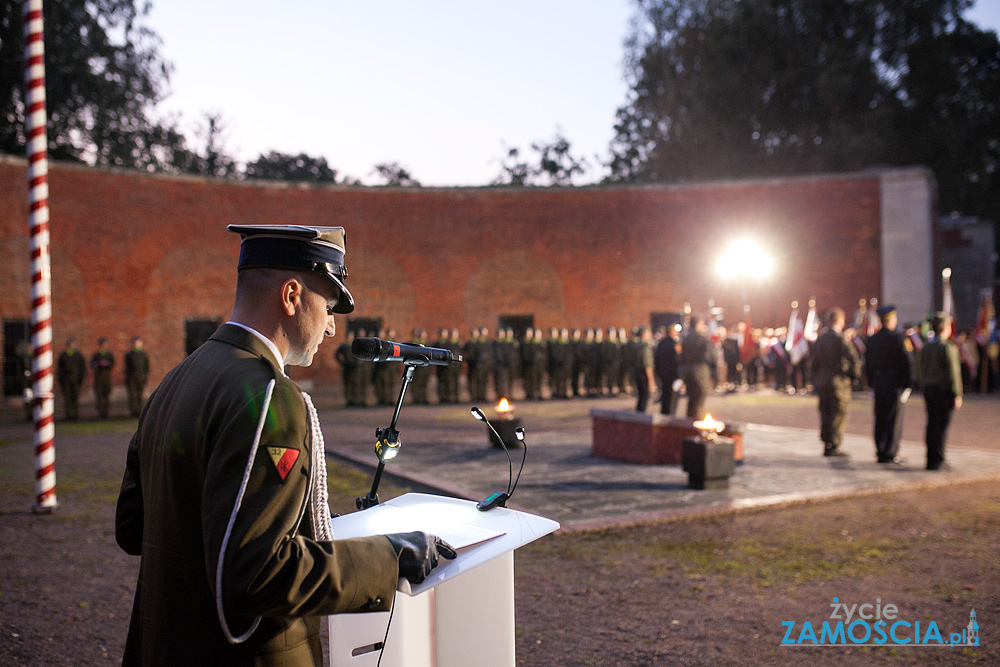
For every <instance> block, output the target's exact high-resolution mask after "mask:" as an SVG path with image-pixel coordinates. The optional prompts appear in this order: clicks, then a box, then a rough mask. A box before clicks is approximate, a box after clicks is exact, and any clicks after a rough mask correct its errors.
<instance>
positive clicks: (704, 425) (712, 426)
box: [693, 413, 726, 433]
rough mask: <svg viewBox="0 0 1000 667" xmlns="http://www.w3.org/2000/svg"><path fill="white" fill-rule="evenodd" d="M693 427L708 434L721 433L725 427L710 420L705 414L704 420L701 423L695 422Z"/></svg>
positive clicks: (710, 416) (718, 422)
mask: <svg viewBox="0 0 1000 667" xmlns="http://www.w3.org/2000/svg"><path fill="white" fill-rule="evenodd" d="M693 426H694V427H695V428H696V429H698V430H699V431H705V432H708V433H721V432H722V431H723V429H725V428H726V425H725V424H723V423H722V422H720V421H715V420H714V419H712V415H710V414H708V413H706V414H705V419H703V420H701V421H696V422H695V423H694V424H693Z"/></svg>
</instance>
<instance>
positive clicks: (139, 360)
mask: <svg viewBox="0 0 1000 667" xmlns="http://www.w3.org/2000/svg"><path fill="white" fill-rule="evenodd" d="M148 380H149V355H148V354H146V351H145V350H144V349H142V337H141V336H134V337H133V338H132V349H131V350H129V351H128V352H126V353H125V389H126V390H127V391H128V411H129V414H130V415H132V416H133V417H138V416H139V413H140V412H142V404H143V392H145V390H146V382H147V381H148Z"/></svg>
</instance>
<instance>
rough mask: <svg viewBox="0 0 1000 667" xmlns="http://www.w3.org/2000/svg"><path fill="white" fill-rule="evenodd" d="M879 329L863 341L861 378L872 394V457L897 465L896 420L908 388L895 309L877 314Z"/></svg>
mask: <svg viewBox="0 0 1000 667" xmlns="http://www.w3.org/2000/svg"><path fill="white" fill-rule="evenodd" d="M876 312H877V313H878V316H879V320H880V321H881V323H882V328H880V329H879V330H878V331H876V332H875V333H874V334H873V335H871V336H869V337H868V340H867V341H866V342H865V377H866V378H868V386H869V387H871V388H872V391H873V392H874V394H875V456H876V459H877V460H878V462H879V463H888V464H899V463H903V459H901V458H899V456H897V455H896V452H897V450H898V448H899V435H900V433H899V419H900V416H901V414H902V410H901V408H900V401H901V397H902V396H903V392H904V391H905V390H906V389H908V388H909V387H910V357H909V355H908V354H907V353H906V345H905V343H904V342H903V335H902V334H900V333H898V332H897V331H896V324H897V317H896V307H895V306H882V307H881V308H879V309H878V310H877V311H876Z"/></svg>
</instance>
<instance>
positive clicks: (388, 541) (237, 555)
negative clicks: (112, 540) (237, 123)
mask: <svg viewBox="0 0 1000 667" xmlns="http://www.w3.org/2000/svg"><path fill="white" fill-rule="evenodd" d="M229 229H230V230H231V231H234V232H237V233H239V234H240V235H241V236H242V245H241V251H240V260H239V275H238V278H237V284H236V300H235V304H234V306H233V313H232V317H231V319H230V321H229V322H226V323H225V324H223V325H222V326H221V327H220V328H219V329H218V330H217V331H216V332H215V333H214V334H213V335H212V337H211V338H210V339H209V340H208V342H206V343H205V344H204V345H202V346H201V347H199V348H198V349H197V350H195V351H194V352H193V353H192V354H191V355H190V356H188V357H187V358H186V359H185V360H184V361H182V362H181V363H180V364H179V365H177V366H176V367H174V368H173V369H172V370H171V371H170V372H169V373H167V375H166V377H165V378H164V379H163V381H162V382H161V383H160V385H159V387H157V389H156V390H155V391H154V392H153V393H152V395H151V396H150V397H149V400H148V401H147V402H146V406H145V408H144V409H143V412H142V416H141V417H140V418H139V425H138V430H137V431H136V433H135V435H134V436H133V437H132V441H131V443H130V444H129V447H128V453H127V456H126V464H125V474H124V477H123V479H122V486H121V491H120V494H119V497H118V506H117V509H116V518H115V536H116V538H117V541H118V544H119V545H120V546H121V548H122V549H123V550H124V551H126V552H127V553H129V554H133V555H139V556H141V560H140V562H139V580H138V583H137V585H136V592H135V602H134V604H133V607H132V620H131V623H130V625H129V631H128V638H127V640H126V643H125V655H124V658H123V660H122V664H123V665H126V666H130V665H144V666H149V665H171V666H174V667H176V666H177V665H226V666H227V667H232V666H233V665H255V666H260V665H317V666H318V665H320V664H321V663H322V645H321V643H320V634H319V626H320V617H321V616H322V615H325V614H335V613H340V612H365V611H379V610H382V611H384V610H387V609H389V607H390V603H391V601H392V597H393V593H394V591H395V588H396V581H397V578H398V577H404V578H407V579H409V580H410V581H411V582H416V581H422V580H423V579H424V578H425V577H426V576H427V574H428V573H429V572H430V570H431V569H432V568H433V567H434V566H435V565H436V564H437V562H438V556H439V554H440V555H441V556H445V557H451V556H453V551H452V550H451V549H450V547H449V546H448V545H446V544H445V543H443V542H441V541H440V540H438V539H436V538H435V537H434V536H431V535H427V534H426V533H421V532H414V533H404V534H394V535H388V536H383V535H375V536H371V537H363V538H355V539H344V540H337V539H334V536H333V535H332V534H331V527H330V508H329V505H328V503H327V484H326V465H325V451H324V445H323V433H322V431H321V430H320V427H319V420H318V419H317V416H316V410H315V408H314V407H313V403H312V400H311V399H310V398H309V396H308V394H306V393H304V392H303V391H302V390H301V389H300V388H299V387H298V385H296V384H295V382H293V381H292V380H290V379H289V378H288V377H286V376H285V375H284V373H283V372H282V369H283V368H284V367H285V365H286V364H287V365H290V366H308V365H309V364H310V363H311V362H312V359H313V356H314V355H315V354H316V352H317V349H318V348H319V345H320V343H321V342H322V341H323V339H324V336H332V335H333V334H334V333H335V323H334V319H333V314H334V313H349V312H351V311H352V310H353V309H354V300H353V298H352V297H351V293H350V292H349V291H348V290H347V286H346V285H345V283H344V278H345V277H346V275H347V271H346V270H345V269H344V245H345V244H344V230H343V228H341V227H298V226H236V225H232V226H230V227H229Z"/></svg>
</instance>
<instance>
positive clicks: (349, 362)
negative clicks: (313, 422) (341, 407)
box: [333, 330, 360, 407]
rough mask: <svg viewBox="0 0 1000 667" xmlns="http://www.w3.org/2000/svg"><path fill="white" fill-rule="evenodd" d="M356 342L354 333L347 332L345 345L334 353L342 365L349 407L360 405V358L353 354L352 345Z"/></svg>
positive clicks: (339, 346) (341, 369)
mask: <svg viewBox="0 0 1000 667" xmlns="http://www.w3.org/2000/svg"><path fill="white" fill-rule="evenodd" d="M353 342H354V332H353V331H351V330H348V331H347V336H346V338H345V340H344V342H343V343H341V344H340V345H338V346H337V350H336V351H335V352H334V353H333V358H334V359H336V360H337V363H338V364H340V374H341V377H342V378H343V381H344V401H345V402H346V403H347V407H354V406H356V405H358V392H357V387H358V380H357V373H358V364H359V363H360V362H359V361H358V358H357V357H355V356H354V353H353V352H351V344H352V343H353Z"/></svg>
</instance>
